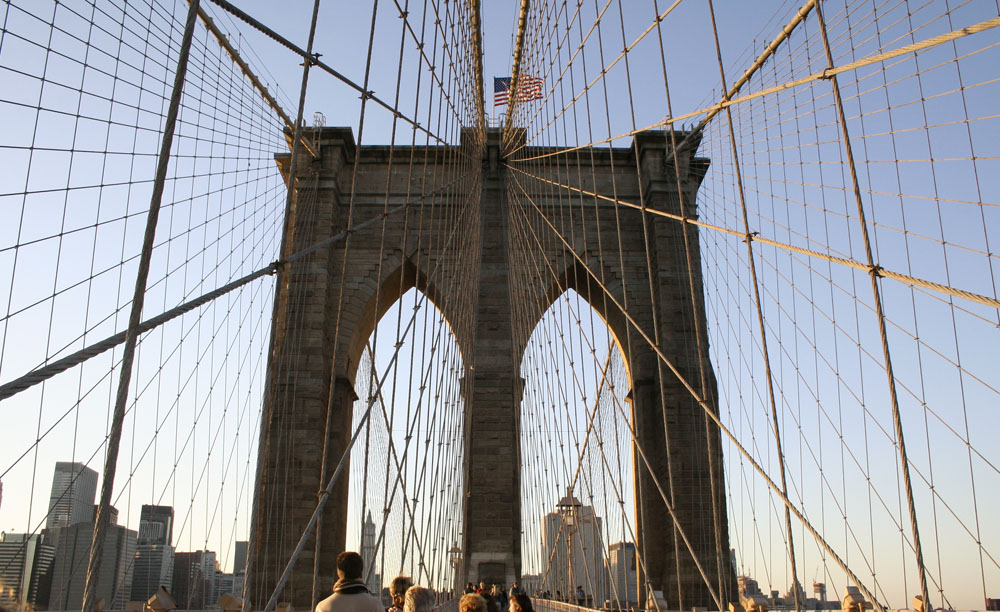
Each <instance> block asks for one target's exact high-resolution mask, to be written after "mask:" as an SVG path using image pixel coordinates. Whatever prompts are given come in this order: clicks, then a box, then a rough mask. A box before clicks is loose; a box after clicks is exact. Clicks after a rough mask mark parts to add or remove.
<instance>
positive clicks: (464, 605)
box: [458, 593, 486, 612]
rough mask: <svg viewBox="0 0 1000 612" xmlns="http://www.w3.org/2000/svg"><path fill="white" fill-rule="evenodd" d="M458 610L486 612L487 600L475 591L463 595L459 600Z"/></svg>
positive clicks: (460, 611)
mask: <svg viewBox="0 0 1000 612" xmlns="http://www.w3.org/2000/svg"><path fill="white" fill-rule="evenodd" d="M458 612H486V600H485V599H483V598H482V596H480V595H476V594H475V593H469V594H468V595H463V596H462V599H460V600H458Z"/></svg>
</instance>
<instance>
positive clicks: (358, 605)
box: [315, 551, 384, 612]
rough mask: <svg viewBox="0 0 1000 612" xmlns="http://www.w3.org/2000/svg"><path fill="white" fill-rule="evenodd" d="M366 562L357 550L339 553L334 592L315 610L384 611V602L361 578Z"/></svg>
mask: <svg viewBox="0 0 1000 612" xmlns="http://www.w3.org/2000/svg"><path fill="white" fill-rule="evenodd" d="M364 569H365V562H364V560H363V559H362V558H361V555H359V554H358V553H356V552H349V551H345V552H342V553H340V554H339V555H337V583H336V584H334V585H333V594H331V595H330V596H329V597H327V598H326V599H324V600H323V601H321V602H319V603H318V604H316V611H315V612H384V611H383V609H382V602H380V601H379V600H378V598H376V597H375V596H374V595H372V594H371V593H369V592H368V587H367V586H365V583H364V581H363V580H362V579H361V574H362V573H363V572H364Z"/></svg>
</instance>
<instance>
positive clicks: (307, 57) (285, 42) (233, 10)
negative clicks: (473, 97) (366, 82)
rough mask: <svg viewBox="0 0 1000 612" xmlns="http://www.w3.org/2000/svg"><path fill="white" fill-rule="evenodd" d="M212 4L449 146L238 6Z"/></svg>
mask: <svg viewBox="0 0 1000 612" xmlns="http://www.w3.org/2000/svg"><path fill="white" fill-rule="evenodd" d="M211 2H213V3H215V4H217V5H218V6H219V7H221V8H223V9H225V10H226V11H228V12H229V13H231V14H232V15H233V16H235V17H237V18H239V19H240V20H242V21H244V22H246V23H247V24H249V25H251V26H253V27H254V28H256V29H257V30H260V31H261V32H262V33H263V34H265V35H266V36H268V37H270V38H271V39H273V40H274V41H275V42H277V43H279V44H281V45H282V46H284V47H286V48H288V49H289V50H290V51H292V52H294V53H296V54H298V55H300V56H302V58H303V59H304V60H305V61H306V62H307V63H312V64H313V65H315V66H316V67H317V68H320V69H322V70H323V71H325V72H327V73H328V74H330V75H332V76H333V77H334V78H336V79H337V80H339V81H340V82H342V83H343V84H345V85H347V86H348V87H350V88H351V89H353V90H355V91H357V92H358V93H360V94H361V97H362V98H366V99H368V100H371V101H372V102H374V103H376V104H378V105H379V106H381V107H382V108H384V109H386V110H387V111H389V112H390V113H392V114H393V115H395V116H396V117H398V118H400V119H402V120H403V121H405V122H407V123H409V124H410V125H412V126H413V128H414V129H417V130H420V131H421V132H424V133H425V134H427V135H428V136H430V137H431V138H433V139H434V140H435V142H437V143H439V144H447V143H446V142H445V141H444V140H443V139H441V138H440V137H438V135H437V134H433V133H431V132H430V131H429V130H428V129H427V128H425V127H423V126H422V125H420V123H419V122H417V121H415V120H413V119H410V118H409V117H407V116H406V115H404V114H403V113H401V112H399V109H397V108H394V107H393V106H392V105H390V104H388V103H387V102H384V101H383V100H382V99H381V98H379V97H378V96H376V95H375V92H374V91H367V90H366V89H365V88H364V87H362V86H361V85H358V84H357V83H355V82H354V81H352V80H351V79H349V78H347V77H346V76H345V75H343V74H341V73H340V72H338V71H337V70H336V69H334V68H333V67H332V66H330V65H328V64H326V63H325V62H323V61H321V60H320V59H319V57H318V56H317V55H315V54H311V53H308V52H306V51H305V50H304V49H302V48H301V47H299V46H298V45H296V44H295V43H293V42H292V41H290V40H288V39H287V38H285V37H284V36H282V35H280V34H278V33H277V32H275V31H274V30H272V29H271V28H269V27H267V26H266V25H264V24H263V23H261V22H260V21H258V20H256V19H254V18H253V17H251V16H250V15H248V14H247V13H245V12H243V11H242V10H240V9H239V8H237V7H236V6H234V5H233V4H232V3H231V2H228V1H227V0H211Z"/></svg>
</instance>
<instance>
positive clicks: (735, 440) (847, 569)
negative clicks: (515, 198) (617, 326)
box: [515, 178, 886, 612]
mask: <svg viewBox="0 0 1000 612" xmlns="http://www.w3.org/2000/svg"><path fill="white" fill-rule="evenodd" d="M515 182H516V183H517V186H518V188H520V189H521V192H522V193H523V194H524V196H525V199H526V200H527V201H528V202H529V203H530V204H531V206H532V207H533V208H534V209H535V212H536V213H537V214H538V215H539V217H540V218H541V219H542V220H543V221H544V222H545V224H546V225H547V226H548V227H549V229H550V230H552V232H553V233H554V234H555V236H556V237H557V238H558V239H559V241H560V242H562V244H563V247H564V248H565V249H566V251H567V252H568V253H570V254H571V255H572V256H573V258H574V259H575V260H576V261H577V262H578V263H579V265H580V266H582V268H583V270H585V271H586V273H587V274H588V275H589V276H590V277H591V278H592V279H593V281H594V282H595V283H596V284H597V286H598V287H599V288H600V289H601V291H602V292H603V293H604V294H605V296H606V297H607V299H608V302H610V303H611V304H612V305H613V306H614V307H615V308H617V309H618V310H619V311H620V312H621V313H622V316H623V317H624V318H625V320H626V321H627V322H628V324H629V325H630V326H631V327H632V328H634V329H635V330H636V332H637V333H638V334H639V336H640V337H641V338H642V339H643V340H644V341H645V342H646V344H647V345H649V347H650V348H651V349H652V350H653V352H654V353H656V355H657V357H658V358H659V359H660V360H661V361H662V362H663V364H664V365H666V366H667V368H668V369H669V370H670V371H671V372H672V373H673V374H674V376H676V377H677V380H678V382H680V383H681V384H682V385H683V386H684V388H685V389H686V390H687V391H688V393H690V394H691V397H692V398H693V399H694V400H695V401H696V402H698V404H699V405H700V406H701V408H702V410H704V411H705V414H707V415H708V416H709V418H711V419H712V420H713V421H714V422H715V424H716V425H717V426H718V427H719V430H720V431H721V432H722V433H724V434H725V435H726V437H727V438H729V440H730V442H732V443H733V445H735V446H736V448H737V450H738V451H739V452H740V454H741V455H743V456H744V457H745V458H746V460H747V461H748V462H749V463H750V465H751V466H752V467H753V468H754V470H755V471H756V472H757V473H758V474H760V476H761V478H763V479H764V482H765V483H766V484H767V486H768V487H769V488H770V489H771V490H772V491H774V493H775V495H777V496H778V497H779V498H780V499H781V501H782V502H783V503H784V504H785V506H786V507H788V509H789V510H790V511H791V512H792V514H794V515H795V518H796V519H798V520H799V521H800V522H801V523H802V525H803V527H805V529H806V530H807V531H808V532H809V533H810V535H812V536H813V537H814V538H815V539H816V541H817V543H818V544H819V545H820V546H821V547H822V548H823V549H824V550H825V551H826V552H827V554H829V555H830V557H831V558H832V559H833V560H834V561H835V562H836V563H837V565H838V566H839V567H840V568H841V570H843V571H844V573H846V574H847V575H848V577H850V579H851V580H853V581H854V583H855V584H857V585H858V587H859V588H860V589H861V590H862V592H863V594H864V595H865V597H867V598H868V600H869V601H872V602H874V603H875V606H876V608H877V609H878V610H879V612H885V610H886V609H885V607H884V606H882V604H880V603H878V599H877V598H876V597H875V596H874V594H873V593H872V592H871V591H870V590H869V589H868V587H867V586H865V584H864V582H862V581H861V579H860V578H859V577H858V576H857V575H856V574H855V573H854V572H853V571H852V570H851V568H850V567H848V566H847V563H845V562H844V560H843V559H842V558H841V557H840V555H838V554H837V552H836V551H835V550H834V549H833V547H832V546H830V544H829V543H828V542H827V541H826V538H824V537H823V535H822V534H820V533H819V531H817V530H816V528H815V527H813V525H812V523H811V522H810V521H809V519H807V518H806V517H805V515H804V514H802V512H801V511H800V510H799V509H798V507H796V506H795V504H794V503H792V501H791V500H790V499H789V498H788V497H787V496H786V495H784V494H783V493H782V492H781V487H779V486H778V485H777V484H776V483H775V482H774V480H772V479H771V477H770V476H769V475H768V474H767V472H766V471H765V470H764V468H763V466H761V465H760V463H758V462H757V460H756V459H754V457H753V456H752V455H751V454H750V452H749V451H747V450H746V448H744V447H743V445H742V444H741V443H740V441H739V439H738V438H737V437H736V436H735V435H734V434H733V433H732V432H731V431H730V430H729V428H728V427H726V425H725V423H723V422H722V420H721V419H720V418H719V416H718V415H717V414H715V412H714V411H713V410H712V407H711V406H709V405H708V403H707V402H706V401H705V400H704V398H702V397H701V396H700V395H699V394H698V392H697V390H695V388H694V387H693V386H692V385H691V383H690V382H688V380H687V378H685V377H684V375H683V374H681V372H680V370H678V369H677V366H675V365H674V363H673V362H672V361H671V360H670V359H669V358H668V357H667V356H666V354H664V352H663V349H661V348H660V347H659V346H657V345H656V343H655V342H653V339H652V338H650V336H649V334H648V333H647V332H646V330H644V329H643V328H642V327H641V326H640V325H639V324H638V322H637V321H636V320H635V318H634V317H633V316H632V315H631V314H630V313H629V312H627V311H626V310H625V309H624V308H623V307H622V305H621V303H620V302H619V301H618V298H616V297H615V296H614V295H613V294H612V293H611V291H609V290H608V288H607V286H606V285H604V283H602V282H601V281H600V279H599V278H598V277H597V274H595V273H594V271H593V270H591V269H590V266H588V265H587V263H586V262H585V261H584V259H583V257H582V256H581V255H580V254H579V253H577V252H576V250H575V249H574V248H573V246H572V245H571V244H570V243H569V242H568V241H567V240H566V237H565V236H563V235H562V233H561V232H560V231H559V230H558V228H556V227H555V225H553V223H552V221H551V220H550V219H549V218H548V217H547V216H546V215H545V213H544V212H543V211H542V209H541V208H540V207H539V206H538V204H537V203H536V202H535V201H534V199H533V198H532V197H531V195H530V194H528V192H527V191H526V190H525V189H524V186H523V185H521V183H520V181H517V180H516V178H515Z"/></svg>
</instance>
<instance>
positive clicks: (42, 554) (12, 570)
mask: <svg viewBox="0 0 1000 612" xmlns="http://www.w3.org/2000/svg"><path fill="white" fill-rule="evenodd" d="M54 556H55V550H54V549H53V548H52V547H51V546H49V545H47V544H42V537H41V536H40V535H36V534H26V533H6V534H5V533H2V532H0V607H3V608H7V609H11V610H19V609H28V608H33V609H38V608H42V609H44V608H45V606H47V605H48V600H49V585H50V583H51V580H52V575H51V574H50V571H51V569H52V559H53V557H54ZM25 604H27V606H26V605H25Z"/></svg>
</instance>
